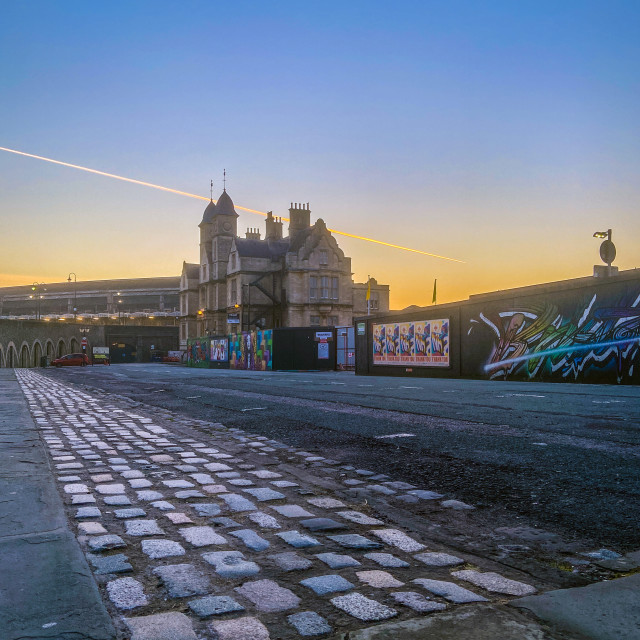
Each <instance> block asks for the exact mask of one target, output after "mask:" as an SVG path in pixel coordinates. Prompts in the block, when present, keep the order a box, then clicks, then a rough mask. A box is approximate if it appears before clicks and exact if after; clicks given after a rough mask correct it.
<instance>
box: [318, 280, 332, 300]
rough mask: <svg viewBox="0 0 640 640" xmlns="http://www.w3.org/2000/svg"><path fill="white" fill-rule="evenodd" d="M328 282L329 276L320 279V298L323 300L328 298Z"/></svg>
mask: <svg viewBox="0 0 640 640" xmlns="http://www.w3.org/2000/svg"><path fill="white" fill-rule="evenodd" d="M330 282H331V278H330V277H329V276H321V277H320V297H321V298H322V299H323V300H326V299H327V298H328V297H329V284H330Z"/></svg>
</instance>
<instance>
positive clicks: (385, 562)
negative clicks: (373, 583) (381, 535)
mask: <svg viewBox="0 0 640 640" xmlns="http://www.w3.org/2000/svg"><path fill="white" fill-rule="evenodd" d="M364 557H365V558H368V559H369V560H373V561H374V562H376V563H377V564H379V565H380V566H382V567H409V566H411V565H410V564H409V563H408V562H405V561H404V560H401V559H400V558H396V556H394V555H391V554H390V553H365V555H364Z"/></svg>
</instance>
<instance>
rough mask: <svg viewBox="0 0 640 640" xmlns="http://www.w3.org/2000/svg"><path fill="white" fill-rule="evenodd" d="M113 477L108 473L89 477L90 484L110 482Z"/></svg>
mask: <svg viewBox="0 0 640 640" xmlns="http://www.w3.org/2000/svg"><path fill="white" fill-rule="evenodd" d="M112 480H113V476H112V475H111V474H110V473H101V474H99V475H97V476H91V481H92V482H111V481H112Z"/></svg>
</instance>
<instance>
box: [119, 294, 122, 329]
mask: <svg viewBox="0 0 640 640" xmlns="http://www.w3.org/2000/svg"><path fill="white" fill-rule="evenodd" d="M118 295H120V294H118ZM121 304H122V298H118V316H119V318H120V324H122V307H121V306H120V305H121Z"/></svg>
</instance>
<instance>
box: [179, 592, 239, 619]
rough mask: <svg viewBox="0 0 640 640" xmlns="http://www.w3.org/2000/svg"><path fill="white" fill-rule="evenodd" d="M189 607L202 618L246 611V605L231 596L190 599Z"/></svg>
mask: <svg viewBox="0 0 640 640" xmlns="http://www.w3.org/2000/svg"><path fill="white" fill-rule="evenodd" d="M189 608H190V609H191V611H193V612H194V613H195V614H196V615H197V616H199V617H200V618H208V617H210V616H219V615H222V614H223V613H233V612H235V611H244V607H243V606H242V605H241V604H238V603H237V602H236V601H235V600H234V599H233V598H231V597H229V596H206V597H205V598H198V599H197V600H190V601H189Z"/></svg>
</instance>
